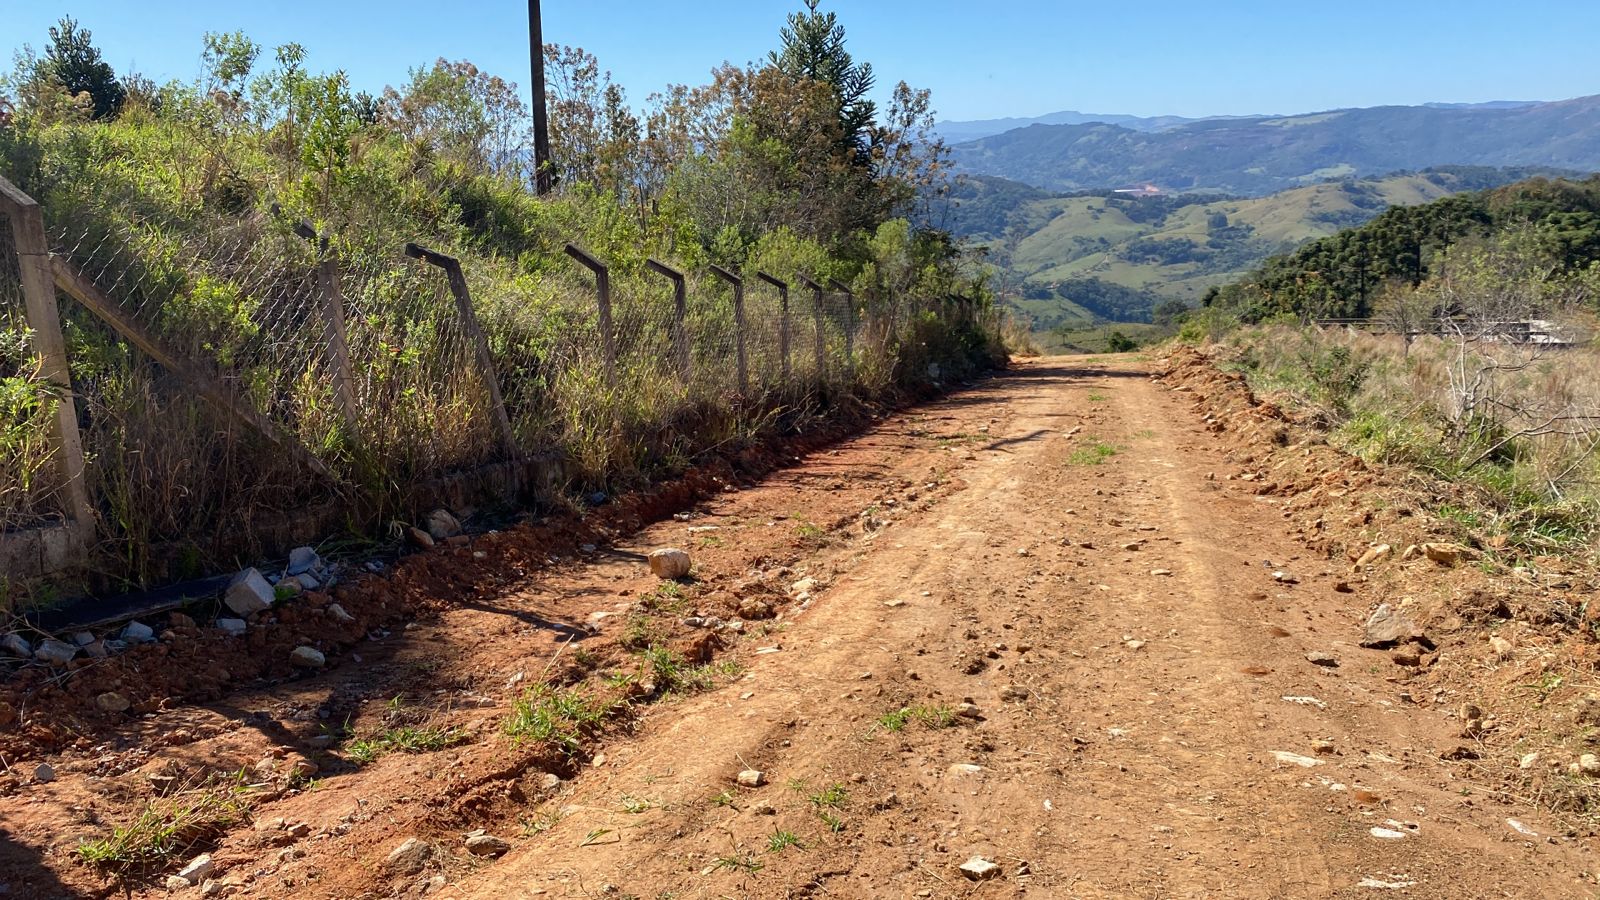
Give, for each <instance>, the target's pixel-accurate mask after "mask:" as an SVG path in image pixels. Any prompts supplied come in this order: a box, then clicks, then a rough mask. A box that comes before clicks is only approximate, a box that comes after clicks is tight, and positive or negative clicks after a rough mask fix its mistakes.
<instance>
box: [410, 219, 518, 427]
mask: <svg viewBox="0 0 1600 900" xmlns="http://www.w3.org/2000/svg"><path fill="white" fill-rule="evenodd" d="M405 253H406V255H407V256H409V257H411V258H412V259H420V260H422V261H423V262H425V263H427V264H428V265H431V266H435V267H437V268H440V269H443V270H444V274H445V277H446V279H448V281H449V283H450V294H451V295H452V296H453V297H454V298H455V301H456V317H457V318H458V319H459V320H460V322H461V327H462V329H463V330H464V331H466V333H467V338H468V339H469V340H470V341H471V342H472V349H473V355H474V356H476V357H477V363H478V372H479V375H480V376H481V377H482V378H483V383H484V387H486V388H487V389H488V392H489V414H490V416H492V417H493V419H494V424H495V431H496V432H497V433H498V434H499V437H500V444H501V446H502V448H503V449H504V450H505V453H506V455H507V456H516V455H518V453H517V436H516V432H515V431H513V430H512V428H511V417H510V416H508V415H507V414H506V401H505V398H504V397H503V396H501V394H500V376H499V374H498V373H496V372H495V369H494V356H493V355H492V354H490V352H489V340H488V338H486V337H484V334H483V329H482V328H481V327H479V325H478V315H477V313H475V312H473V309H472V292H471V291H469V290H468V289H467V277H466V275H464V274H463V273H462V271H461V261H460V260H458V259H456V258H455V257H453V256H446V255H444V254H443V253H437V252H434V251H432V250H429V249H427V248H425V247H420V246H418V245H416V244H412V243H408V244H406V247H405Z"/></svg>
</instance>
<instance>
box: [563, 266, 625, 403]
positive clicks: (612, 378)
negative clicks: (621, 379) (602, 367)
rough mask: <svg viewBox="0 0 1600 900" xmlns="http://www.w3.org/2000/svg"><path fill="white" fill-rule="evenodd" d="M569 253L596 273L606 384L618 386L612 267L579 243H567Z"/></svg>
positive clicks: (595, 285) (595, 280)
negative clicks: (612, 310) (612, 316)
mask: <svg viewBox="0 0 1600 900" xmlns="http://www.w3.org/2000/svg"><path fill="white" fill-rule="evenodd" d="M566 249H567V255H568V256H570V257H572V258H573V259H575V260H577V261H578V263H579V264H580V265H582V266H583V267H584V268H585V269H588V270H589V271H591V272H593V273H594V292H595V297H596V299H597V300H598V302H599V305H600V346H601V349H602V351H603V352H604V354H605V360H606V385H607V386H608V387H612V388H615V387H616V386H617V332H616V328H615V326H614V325H613V324H612V322H611V269H610V267H609V266H607V265H606V264H605V263H603V262H601V261H600V260H599V259H598V258H596V257H595V255H594V254H592V253H590V252H588V251H587V250H584V249H583V248H582V247H579V246H578V245H577V244H568V245H567V248H566Z"/></svg>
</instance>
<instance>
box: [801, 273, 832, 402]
mask: <svg viewBox="0 0 1600 900" xmlns="http://www.w3.org/2000/svg"><path fill="white" fill-rule="evenodd" d="M796 277H798V278H799V279H800V283H801V284H803V285H805V286H806V287H808V288H810V289H811V316H812V321H813V322H814V323H815V325H816V329H817V380H818V381H826V380H827V378H828V326H827V322H826V321H825V320H824V319H823V314H822V285H820V284H817V283H816V282H815V281H812V280H811V279H810V278H807V277H806V276H804V275H799V276H796Z"/></svg>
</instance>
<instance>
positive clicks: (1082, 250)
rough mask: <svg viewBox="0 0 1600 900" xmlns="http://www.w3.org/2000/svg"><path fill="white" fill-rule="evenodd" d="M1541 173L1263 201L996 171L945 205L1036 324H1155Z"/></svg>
mask: <svg viewBox="0 0 1600 900" xmlns="http://www.w3.org/2000/svg"><path fill="white" fill-rule="evenodd" d="M1533 174H1537V173H1536V172H1535V170H1529V169H1486V168H1477V167H1447V168H1440V169H1434V170H1428V171H1424V172H1417V173H1408V174H1396V175H1390V176H1387V177H1383V178H1372V179H1349V180H1339V181H1330V182H1325V183H1322V184H1315V185H1309V186H1306V187H1300V188H1294V189H1291V190H1287V191H1282V192H1279V193H1277V194H1272V195H1269V196H1266V197H1222V196H1216V195H1210V196H1207V195H1198V196H1197V195H1181V196H1158V197H1130V196H1127V195H1122V194H1116V193H1114V192H1097V193H1088V194H1076V195H1068V196H1051V195H1048V194H1046V193H1044V192H1042V191H1040V190H1038V189H1037V188H1032V187H1029V186H1028V185H1023V184H1018V183H1016V182H1010V181H1006V180H1005V179H1001V178H994V177H990V176H977V177H971V178H964V179H962V180H961V182H960V183H959V184H958V185H957V187H956V189H955V191H954V192H953V193H952V196H951V198H950V199H949V201H948V207H947V208H946V209H945V210H944V211H943V216H944V218H945V219H946V221H947V226H946V227H948V228H949V229H950V230H951V232H952V233H953V234H955V235H956V236H957V237H961V238H965V239H967V240H969V241H971V242H973V243H975V244H978V245H980V246H983V247H985V248H986V249H987V251H988V253H989V255H990V258H991V260H992V261H993V262H995V263H996V264H997V265H998V266H999V267H1000V268H1002V269H1003V270H1004V271H1005V272H1006V273H1007V275H1008V276H1009V281H1010V282H1011V284H1012V286H1013V288H1014V293H1015V295H1016V298H1015V300H1014V301H1013V303H1014V305H1015V306H1017V307H1018V308H1019V309H1021V310H1022V311H1024V312H1025V313H1027V314H1028V315H1029V316H1030V317H1032V318H1033V320H1034V322H1035V324H1036V326H1037V327H1040V328H1052V327H1055V326H1057V325H1060V324H1063V323H1071V322H1078V321H1086V320H1087V321H1092V320H1096V319H1102V320H1112V321H1149V319H1150V315H1151V310H1152V309H1153V308H1154V307H1155V306H1156V305H1158V304H1159V303H1161V302H1162V301H1167V300H1176V301H1181V302H1183V303H1185V304H1187V305H1194V304H1196V303H1198V302H1199V300H1200V298H1201V297H1202V296H1204V295H1205V293H1206V292H1207V291H1208V290H1210V289H1211V288H1214V287H1218V286H1220V285H1225V284H1228V283H1231V282H1234V281H1236V280H1238V279H1239V278H1240V277H1241V276H1242V275H1244V274H1245V273H1247V272H1249V271H1251V270H1252V269H1254V268H1255V267H1256V266H1258V265H1260V264H1261V263H1262V262H1263V261H1264V260H1266V259H1268V258H1269V257H1272V256H1274V255H1276V254H1281V253H1286V252H1288V251H1291V250H1293V249H1294V248H1296V247H1298V246H1300V245H1301V244H1304V243H1305V242H1307V241H1311V240H1315V239H1318V238H1322V237H1326V236H1328V235H1332V234H1334V233H1336V232H1339V231H1341V230H1342V229H1345V228H1349V227H1351V226H1355V225H1360V224H1362V223H1364V222H1367V221H1369V220H1371V219H1372V218H1373V217H1375V216H1378V215H1379V214H1380V213H1382V212H1383V211H1384V210H1386V209H1389V208H1391V207H1396V206H1415V205H1418V204H1425V203H1429V202H1430V201H1434V200H1437V199H1440V198H1443V197H1448V196H1451V195H1454V194H1459V193H1462V192H1464V191H1473V190H1481V189H1484V188H1488V187H1493V186H1498V185H1503V184H1507V183H1510V182H1513V181H1517V180H1519V179H1522V178H1526V177H1529V176H1530V175H1533Z"/></svg>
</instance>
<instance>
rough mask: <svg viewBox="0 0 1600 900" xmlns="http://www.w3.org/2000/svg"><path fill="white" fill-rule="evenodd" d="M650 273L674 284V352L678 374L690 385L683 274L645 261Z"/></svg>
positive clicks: (656, 262) (686, 309)
mask: <svg viewBox="0 0 1600 900" xmlns="http://www.w3.org/2000/svg"><path fill="white" fill-rule="evenodd" d="M644 264H645V266H647V267H648V268H649V269H650V271H652V272H654V273H656V274H657V275H661V276H663V277H665V278H666V279H667V280H669V281H671V282H672V307H673V309H672V350H673V355H675V356H676V357H677V358H678V374H679V375H680V376H681V377H682V378H683V383H684V384H688V383H689V378H690V376H691V375H692V374H693V371H692V370H691V369H690V366H689V329H688V327H687V325H686V323H685V319H687V318H688V316H689V292H688V289H687V288H686V287H684V283H683V273H682V272H679V271H678V270H677V269H674V268H672V267H671V266H669V265H667V264H666V263H663V262H658V261H656V260H654V259H647V260H645V261H644Z"/></svg>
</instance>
